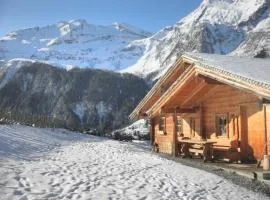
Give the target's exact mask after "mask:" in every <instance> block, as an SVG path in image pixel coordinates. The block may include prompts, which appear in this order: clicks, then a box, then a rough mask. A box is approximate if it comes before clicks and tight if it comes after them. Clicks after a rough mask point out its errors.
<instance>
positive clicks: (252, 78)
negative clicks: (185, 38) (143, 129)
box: [130, 53, 270, 161]
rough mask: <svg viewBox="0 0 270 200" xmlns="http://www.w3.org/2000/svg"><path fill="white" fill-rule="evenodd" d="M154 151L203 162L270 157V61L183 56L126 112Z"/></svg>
mask: <svg viewBox="0 0 270 200" xmlns="http://www.w3.org/2000/svg"><path fill="white" fill-rule="evenodd" d="M139 118H147V119H148V120H149V122H150V124H151V128H150V129H151V131H150V138H151V143H152V145H153V147H154V149H155V150H157V151H159V152H162V153H168V154H172V155H174V156H177V155H182V156H197V155H199V156H201V157H203V158H204V159H205V160H207V159H209V158H210V159H213V158H223V159H228V160H229V161H239V160H241V161H251V160H259V159H261V157H262V156H263V155H265V154H270V139H269V138H270V59H259V58H241V57H233V56H223V55H213V54H202V53H186V54H184V55H183V56H181V57H180V58H179V59H178V60H177V61H176V63H175V64H174V65H173V66H172V67H171V68H170V69H169V70H168V71H167V72H166V73H165V74H164V76H163V77H161V78H160V80H159V81H158V82H157V83H156V84H155V85H154V87H153V88H152V89H151V90H150V91H149V93H148V94H147V95H146V96H145V98H144V99H143V100H142V101H141V102H140V103H139V105H138V106H137V107H136V108H135V109H134V111H133V112H132V113H131V114H130V119H131V120H137V119H139Z"/></svg>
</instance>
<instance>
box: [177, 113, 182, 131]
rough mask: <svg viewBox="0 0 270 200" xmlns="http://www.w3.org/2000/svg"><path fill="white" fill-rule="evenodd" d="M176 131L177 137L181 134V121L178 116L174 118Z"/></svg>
mask: <svg viewBox="0 0 270 200" xmlns="http://www.w3.org/2000/svg"><path fill="white" fill-rule="evenodd" d="M176 131H177V133H178V135H180V134H182V133H183V120H182V118H181V117H180V116H177V118H176Z"/></svg>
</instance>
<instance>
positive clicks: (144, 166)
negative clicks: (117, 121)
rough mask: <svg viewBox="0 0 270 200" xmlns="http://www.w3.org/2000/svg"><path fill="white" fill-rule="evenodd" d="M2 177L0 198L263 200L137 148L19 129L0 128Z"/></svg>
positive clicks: (56, 132)
mask: <svg viewBox="0 0 270 200" xmlns="http://www.w3.org/2000/svg"><path fill="white" fill-rule="evenodd" d="M4 144H5V145H4ZM30 150H32V151H30ZM33 152H35V153H34V154H33ZM17 155H19V156H17ZM0 177H1V179H0V199H15V200H16V199H190V200H195V199H208V200H211V199H230V200H233V199H237V200H239V199H245V200H247V199H256V200H259V199H267V197H265V196H263V195H261V194H258V193H254V192H251V191H249V190H247V189H245V188H242V187H239V186H236V185H234V184H233V183H231V182H229V181H228V180H226V179H224V178H222V177H219V176H217V175H214V174H211V173H207V172H205V171H202V170H199V169H194V168H191V167H187V166H184V165H181V164H179V163H175V162H173V161H169V160H166V159H163V158H160V157H158V156H156V155H153V154H151V153H150V152H149V151H148V150H146V149H145V148H142V147H140V145H135V144H131V143H122V142H118V141H113V140H109V139H105V138H99V137H94V136H87V135H81V134H78V133H77V134H76V133H72V132H69V131H66V130H63V129H39V128H32V127H25V126H20V125H13V126H0Z"/></svg>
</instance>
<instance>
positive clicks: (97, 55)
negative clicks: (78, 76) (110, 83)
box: [0, 20, 151, 70]
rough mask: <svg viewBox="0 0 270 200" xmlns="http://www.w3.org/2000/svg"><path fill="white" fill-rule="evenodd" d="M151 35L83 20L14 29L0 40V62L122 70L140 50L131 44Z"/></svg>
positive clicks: (137, 30) (117, 25) (124, 27)
mask: <svg viewBox="0 0 270 200" xmlns="http://www.w3.org/2000/svg"><path fill="white" fill-rule="evenodd" d="M150 35H151V34H150V33H149V32H146V31H143V30H140V29H138V28H136V27H133V26H131V25H128V24H124V23H123V24H121V23H114V24H113V25H110V26H100V25H92V24H88V23H87V22H86V21H85V20H72V21H69V22H60V23H58V24H55V25H49V26H45V27H34V28H28V29H22V30H17V31H14V32H11V33H8V34H7V35H5V36H3V37H0V60H1V59H2V60H9V59H13V58H31V59H38V60H45V61H47V62H48V63H50V64H57V65H59V66H61V67H67V68H72V67H74V66H78V67H88V68H105V69H110V70H117V69H122V68H124V67H127V66H130V65H132V64H134V63H135V62H136V61H137V59H138V58H139V57H140V56H141V55H142V53H143V49H141V48H140V47H138V48H129V47H128V45H129V43H130V42H132V41H134V40H138V39H143V38H146V37H148V36H150Z"/></svg>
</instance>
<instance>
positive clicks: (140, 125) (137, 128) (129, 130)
mask: <svg viewBox="0 0 270 200" xmlns="http://www.w3.org/2000/svg"><path fill="white" fill-rule="evenodd" d="M149 134H150V131H149V125H148V123H147V121H146V120H144V119H141V120H138V121H136V122H134V123H132V124H131V125H129V126H127V127H125V128H122V129H118V130H115V131H113V132H112V133H109V134H108V136H109V137H112V138H114V139H118V140H149V137H150V135H149Z"/></svg>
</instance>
